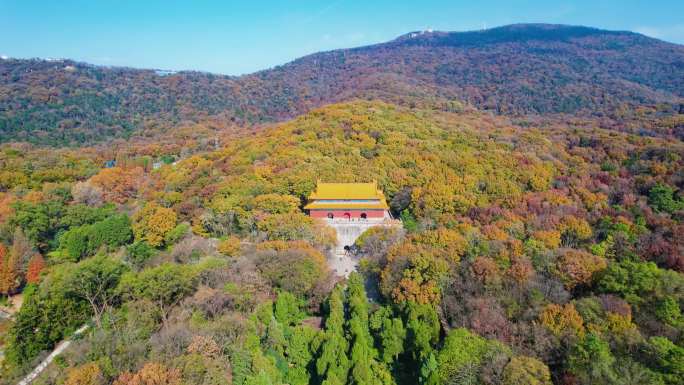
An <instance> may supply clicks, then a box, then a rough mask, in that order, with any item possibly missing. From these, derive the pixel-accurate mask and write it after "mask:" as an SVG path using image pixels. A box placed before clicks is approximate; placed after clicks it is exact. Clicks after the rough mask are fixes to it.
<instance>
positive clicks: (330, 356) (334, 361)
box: [316, 285, 349, 385]
mask: <svg viewBox="0 0 684 385" xmlns="http://www.w3.org/2000/svg"><path fill="white" fill-rule="evenodd" d="M328 307H329V314H328V318H327V319H326V321H325V334H324V340H323V343H322V345H321V354H320V357H319V358H318V361H316V372H317V374H318V376H319V378H320V379H321V382H322V384H323V385H342V384H345V383H346V380H347V373H348V372H349V358H348V357H347V349H348V348H349V344H348V343H347V339H346V338H345V336H344V293H343V289H342V287H341V286H340V285H338V286H336V287H335V288H334V289H333V291H332V293H331V294H330V299H328Z"/></svg>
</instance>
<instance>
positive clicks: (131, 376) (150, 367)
mask: <svg viewBox="0 0 684 385" xmlns="http://www.w3.org/2000/svg"><path fill="white" fill-rule="evenodd" d="M180 384H181V373H180V370H178V369H169V368H167V367H166V366H164V365H162V364H158V363H156V362H148V363H146V364H145V365H144V366H143V367H142V368H141V369H140V370H138V371H137V372H135V373H130V372H126V373H123V374H121V375H120V376H119V378H117V379H116V380H114V383H113V385H180Z"/></svg>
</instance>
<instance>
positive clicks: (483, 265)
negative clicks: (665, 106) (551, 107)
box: [0, 38, 684, 385]
mask: <svg viewBox="0 0 684 385" xmlns="http://www.w3.org/2000/svg"><path fill="white" fill-rule="evenodd" d="M405 39H408V38H405ZM402 40H404V39H400V41H402ZM402 44H403V43H402ZM673 116H674V117H675V118H676V117H680V115H676V114H675V115H673ZM517 123H519V121H518V120H517V119H515V120H512V119H510V118H507V117H503V116H495V115H491V114H490V113H487V112H482V111H476V110H468V111H461V112H447V111H437V110H435V109H433V108H415V107H414V108H412V107H407V106H397V105H394V104H388V103H385V102H380V101H372V102H371V101H359V100H357V101H353V102H347V103H341V104H333V105H329V106H325V107H322V108H319V109H314V110H312V111H310V112H309V113H307V114H305V115H302V116H300V117H298V118H296V119H293V120H291V121H288V122H284V123H279V124H273V125H269V126H266V127H263V128H262V130H260V131H259V132H258V133H257V134H249V135H247V134H244V135H237V136H235V137H232V138H231V140H230V141H225V142H222V144H221V146H220V148H218V149H214V148H212V147H211V146H209V147H207V146H203V145H201V144H197V145H196V146H192V148H191V150H192V151H190V150H189V149H186V150H183V148H182V146H179V145H174V144H172V143H169V144H168V145H165V146H156V147H151V146H150V145H149V144H145V143H143V144H140V145H139V147H136V144H135V143H131V144H130V149H129V154H128V156H127V157H126V159H120V162H118V163H117V165H116V167H111V168H104V169H103V168H101V167H100V161H99V158H98V157H99V156H100V155H98V154H97V151H95V150H94V149H88V148H84V149H82V150H79V151H70V150H60V151H61V152H55V153H54V154H58V155H55V156H54V157H53V158H51V157H49V156H46V155H45V153H44V151H46V150H44V149H41V148H36V147H31V146H25V145H16V144H14V145H3V146H2V147H1V148H0V150H1V151H2V152H0V154H2V157H1V158H0V160H1V161H2V162H3V163H2V164H3V167H4V168H3V170H5V171H6V172H9V171H10V170H11V173H9V174H6V175H7V176H6V177H5V178H4V179H3V180H2V181H1V183H2V185H1V186H2V192H0V224H1V226H0V293H1V294H3V295H6V294H14V293H19V292H22V293H23V305H22V306H21V309H20V310H19V311H18V312H17V313H16V315H15V317H14V319H13V320H12V321H11V322H5V323H0V327H2V328H4V330H6V332H5V333H4V334H3V338H2V339H0V346H2V347H3V349H4V351H5V360H4V361H3V366H2V369H3V372H2V376H0V378H1V379H0V383H2V384H5V383H6V384H13V383H15V382H16V380H17V379H18V378H19V377H20V376H21V375H22V374H23V373H25V372H26V371H27V370H28V369H29V368H30V367H32V365H34V364H35V363H36V362H37V360H39V359H40V358H41V357H43V356H44V355H45V354H46V353H45V352H46V351H49V350H50V349H51V348H52V347H53V346H54V345H55V344H56V343H58V342H59V341H60V340H62V339H63V338H64V337H65V336H68V335H70V333H71V332H73V331H74V330H75V329H76V328H78V327H79V326H80V325H82V324H83V323H86V322H87V323H89V324H90V325H92V328H91V331H89V332H88V333H86V335H85V336H84V337H83V338H81V339H79V340H78V341H75V342H74V345H72V347H71V348H70V349H68V351H67V352H66V353H65V354H64V355H62V356H61V358H60V359H59V360H57V361H55V363H53V364H52V365H51V366H50V367H49V368H48V370H47V371H46V372H45V373H44V374H43V375H42V376H41V377H40V379H39V380H38V381H37V384H67V385H75V384H98V385H104V384H117V385H124V384H170V385H176V384H178V385H180V384H205V385H210V384H216V385H218V384H240V385H256V384H290V385H295V384H302V385H303V384H444V385H446V384H507V385H518V384H551V383H552V382H553V383H554V384H565V385H574V384H582V385H584V384H586V385H589V384H597V383H600V384H625V385H627V384H662V385H676V384H681V383H682V379H683V378H684V348H683V347H682V346H683V345H682V341H683V338H684V316H682V311H681V309H682V306H683V305H684V275H683V274H682V272H684V225H683V224H682V219H684V196H683V194H682V188H684V144H683V143H682V142H681V141H679V140H676V139H663V138H659V137H648V136H640V135H635V134H630V133H621V132H615V131H612V130H604V129H598V128H591V127H587V128H584V129H576V128H573V127H568V126H567V125H565V124H562V123H557V124H548V123H547V124H545V126H544V127H538V126H536V125H535V124H534V121H527V122H526V124H525V125H524V126H522V125H519V124H517ZM181 143H182V141H181ZM145 156H147V157H148V158H149V159H148V160H149V161H152V160H157V159H168V160H169V161H164V162H162V165H161V166H160V167H159V168H157V169H155V168H152V167H149V162H148V161H146V160H145V159H147V158H145ZM39 176H40V178H42V179H40V180H38V178H39ZM317 179H323V180H326V181H349V182H351V181H359V182H365V181H369V180H377V181H378V183H379V185H380V186H381V187H382V189H383V190H384V191H385V193H386V194H387V198H388V202H390V205H391V209H392V211H393V212H394V214H395V215H397V216H399V217H400V218H401V219H402V221H403V228H401V229H393V230H382V229H373V230H370V231H368V232H367V233H365V234H364V235H363V236H362V237H361V238H360V239H359V241H358V247H359V250H360V251H359V255H358V257H359V258H362V262H361V264H360V266H361V268H360V271H359V272H358V273H354V274H352V275H351V276H350V277H349V279H347V280H343V279H339V278H337V279H336V278H335V277H333V276H332V274H331V273H330V271H329V269H328V266H327V264H326V257H325V255H326V253H327V252H328V251H329V249H330V247H331V245H332V244H333V243H334V233H333V232H331V229H330V228H328V227H327V226H326V225H325V224H324V223H322V222H317V221H314V220H313V219H312V218H310V217H308V216H306V215H305V214H304V213H303V212H302V210H301V207H302V204H303V202H304V199H305V197H306V196H307V195H308V194H309V193H310V192H311V191H312V190H313V189H314V187H315V183H316V180H317ZM369 296H370V297H371V299H369Z"/></svg>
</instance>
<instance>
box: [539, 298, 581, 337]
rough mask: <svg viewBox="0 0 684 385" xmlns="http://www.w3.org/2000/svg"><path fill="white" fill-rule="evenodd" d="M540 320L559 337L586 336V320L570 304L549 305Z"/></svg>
mask: <svg viewBox="0 0 684 385" xmlns="http://www.w3.org/2000/svg"><path fill="white" fill-rule="evenodd" d="M539 319H540V321H541V323H542V325H544V326H545V327H546V328H547V329H549V330H550V331H551V332H552V333H553V334H555V335H557V336H561V335H574V336H578V337H582V336H584V332H585V330H584V320H583V319H582V316H581V315H580V314H579V312H577V309H575V305H573V304H571V303H568V304H565V305H558V304H555V303H552V304H549V305H547V306H546V307H545V308H544V310H543V311H542V312H541V314H540V315H539Z"/></svg>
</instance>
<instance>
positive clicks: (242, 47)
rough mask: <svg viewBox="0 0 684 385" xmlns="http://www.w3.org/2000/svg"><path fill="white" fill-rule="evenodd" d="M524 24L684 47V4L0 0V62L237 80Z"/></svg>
mask: <svg viewBox="0 0 684 385" xmlns="http://www.w3.org/2000/svg"><path fill="white" fill-rule="evenodd" d="M523 22H546V23H561V24H575V25H588V26H594V27H600V28H606V29H619V30H632V31H637V32H641V33H644V34H647V35H650V36H653V37H658V38H660V39H663V40H667V41H671V42H676V43H679V44H684V0H679V1H675V0H662V1H658V0H651V1H635V0H589V1H585V0H577V1H550V0H538V1H504V0H501V1H473V0H468V1H461V0H444V1H442V0H424V1H401V0H365V1H361V0H358V1H357V0H330V1H322V0H319V1H309V0H299V1H294V0H291V1H286V0H281V1H276V0H273V1H256V0H254V1H235V0H233V1H231V0H224V1H209V0H195V1H190V0H188V1H176V0H164V1H157V0H87V1H86V0H80V1H71V0H43V1H37V0H0V55H6V56H10V57H19V58H27V57H43V58H47V57H55V58H71V59H75V60H79V61H85V62H89V63H94V64H102V65H114V66H131V67H144V68H161V69H176V70H185V69H189V70H202V71H211V72H217V73H224V74H231V75H237V74H243V73H248V72H253V71H257V70H260V69H265V68H269V67H272V66H274V65H278V64H283V63H286V62H288V61H290V60H292V59H295V58H297V57H300V56H303V55H306V54H309V53H313V52H317V51H322V50H330V49H335V48H344V47H354V46H359V45H366V44H373V43H378V42H383V41H387V40H391V39H393V38H395V37H396V36H398V35H401V34H403V33H406V32H409V31H413V30H422V29H426V28H433V29H435V30H446V31H464V30H472V29H479V28H482V27H483V26H486V27H493V26H500V25H504V24H511V23H523Z"/></svg>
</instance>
